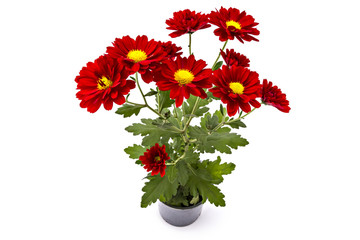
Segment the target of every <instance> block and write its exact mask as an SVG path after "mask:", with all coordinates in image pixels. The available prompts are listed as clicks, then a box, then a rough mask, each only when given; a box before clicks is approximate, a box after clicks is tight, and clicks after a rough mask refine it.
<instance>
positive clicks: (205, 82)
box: [156, 55, 212, 107]
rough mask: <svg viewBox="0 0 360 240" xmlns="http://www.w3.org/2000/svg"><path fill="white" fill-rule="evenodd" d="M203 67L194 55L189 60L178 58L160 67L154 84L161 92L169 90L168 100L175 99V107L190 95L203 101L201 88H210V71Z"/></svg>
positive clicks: (202, 63)
mask: <svg viewBox="0 0 360 240" xmlns="http://www.w3.org/2000/svg"><path fill="white" fill-rule="evenodd" d="M205 67H206V63H205V61H203V60H197V61H196V60H195V57H194V55H190V57H189V58H186V57H184V58H182V57H178V58H177V59H176V60H175V61H167V62H166V63H164V64H163V65H162V68H161V71H159V72H158V73H159V74H158V75H157V76H156V78H157V80H156V84H157V86H158V87H159V89H160V90H161V91H168V90H170V98H172V99H175V103H176V107H179V106H181V105H182V103H183V101H184V98H186V99H188V98H189V97H190V94H192V95H194V96H198V97H200V98H203V99H204V98H206V97H207V94H206V93H205V91H204V90H203V88H210V87H211V86H212V84H211V80H210V76H211V74H212V71H211V69H208V68H207V69H204V68H205Z"/></svg>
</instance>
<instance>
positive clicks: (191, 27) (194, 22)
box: [166, 9, 211, 38]
mask: <svg viewBox="0 0 360 240" xmlns="http://www.w3.org/2000/svg"><path fill="white" fill-rule="evenodd" d="M166 24H167V25H168V26H169V27H167V28H166V29H169V30H175V31H174V32H172V33H170V34H169V36H170V37H172V38H176V37H179V36H181V35H184V34H185V33H194V32H196V31H197V30H200V29H204V28H208V27H210V26H211V25H210V24H209V18H208V16H207V15H206V14H202V13H196V12H195V11H190V10H189V9H185V10H183V11H178V12H174V17H173V18H170V19H168V20H166Z"/></svg>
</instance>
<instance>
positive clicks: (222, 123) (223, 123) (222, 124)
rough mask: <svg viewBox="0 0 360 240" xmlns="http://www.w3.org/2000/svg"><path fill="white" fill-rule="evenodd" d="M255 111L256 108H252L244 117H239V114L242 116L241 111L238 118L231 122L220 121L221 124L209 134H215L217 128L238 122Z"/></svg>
mask: <svg viewBox="0 0 360 240" xmlns="http://www.w3.org/2000/svg"><path fill="white" fill-rule="evenodd" d="M255 109H256V108H253V109H252V110H251V111H250V112H248V113H247V114H245V115H244V116H241V114H242V111H241V112H240V115H239V117H237V118H235V119H233V120H230V121H227V122H223V121H222V122H221V123H219V124H218V125H217V126H216V127H215V128H214V129H213V130H212V131H210V134H211V133H213V132H216V131H217V130H218V129H219V128H221V127H222V126H224V125H225V124H229V123H232V122H236V121H238V120H240V119H243V118H245V117H246V116H247V115H249V114H250V113H252V112H253V111H254V110H255Z"/></svg>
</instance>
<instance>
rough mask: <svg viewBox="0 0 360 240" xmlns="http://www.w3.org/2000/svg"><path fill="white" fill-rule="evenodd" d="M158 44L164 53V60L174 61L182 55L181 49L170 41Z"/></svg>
mask: <svg viewBox="0 0 360 240" xmlns="http://www.w3.org/2000/svg"><path fill="white" fill-rule="evenodd" d="M160 43H161V47H162V48H163V51H164V52H166V55H165V56H166V58H169V59H171V60H174V59H175V58H176V57H177V56H180V55H181V54H182V52H180V50H181V49H182V47H178V46H176V44H174V43H172V42H171V41H168V42H160Z"/></svg>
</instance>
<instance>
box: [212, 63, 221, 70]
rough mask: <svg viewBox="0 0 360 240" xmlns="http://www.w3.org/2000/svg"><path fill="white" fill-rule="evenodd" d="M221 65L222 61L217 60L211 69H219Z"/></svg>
mask: <svg viewBox="0 0 360 240" xmlns="http://www.w3.org/2000/svg"><path fill="white" fill-rule="evenodd" d="M222 65H223V61H218V62H217V63H216V64H215V66H214V67H213V68H212V70H213V71H215V70H217V69H219V68H220V67H221V66H222Z"/></svg>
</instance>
